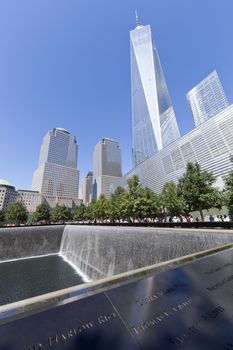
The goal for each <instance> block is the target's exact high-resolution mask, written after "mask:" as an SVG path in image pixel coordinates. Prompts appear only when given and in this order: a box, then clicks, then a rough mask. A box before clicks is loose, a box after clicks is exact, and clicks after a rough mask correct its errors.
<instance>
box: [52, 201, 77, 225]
mask: <svg viewBox="0 0 233 350" xmlns="http://www.w3.org/2000/svg"><path fill="white" fill-rule="evenodd" d="M51 219H52V221H53V222H61V223H63V224H64V222H65V221H68V220H71V219H72V213H71V209H70V208H67V207H66V206H65V205H58V204H57V205H56V207H54V208H53V209H52V210H51Z"/></svg>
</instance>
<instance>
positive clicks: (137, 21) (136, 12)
mask: <svg viewBox="0 0 233 350" xmlns="http://www.w3.org/2000/svg"><path fill="white" fill-rule="evenodd" d="M135 17H136V27H138V26H139V25H140V23H139V18H138V11H137V10H135Z"/></svg>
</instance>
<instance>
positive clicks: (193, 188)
mask: <svg viewBox="0 0 233 350" xmlns="http://www.w3.org/2000/svg"><path fill="white" fill-rule="evenodd" d="M214 182H215V177H214V176H213V174H212V173H211V172H208V171H205V170H201V167H200V165H199V164H198V163H187V166H186V172H185V174H184V175H183V176H182V177H181V178H180V179H179V182H178V195H180V196H182V197H183V199H184V202H185V205H186V206H187V208H188V210H189V211H195V210H198V211H199V212H200V215H201V219H202V221H203V220H204V216H203V210H204V209H210V208H212V207H215V208H221V206H222V197H221V193H220V191H219V190H218V189H216V188H214V187H213V184H214Z"/></svg>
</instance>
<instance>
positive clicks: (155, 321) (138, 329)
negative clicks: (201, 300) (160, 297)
mask: <svg viewBox="0 0 233 350" xmlns="http://www.w3.org/2000/svg"><path fill="white" fill-rule="evenodd" d="M191 304H192V300H191V299H187V300H185V301H183V302H182V303H179V304H175V305H173V306H171V308H169V309H168V310H164V311H163V312H162V313H161V314H158V315H155V316H154V317H153V318H151V319H149V320H147V321H145V322H143V323H142V324H139V325H133V326H131V329H132V330H133V331H134V332H135V333H136V334H137V335H140V334H142V333H143V332H145V331H146V330H148V329H150V328H156V327H158V326H159V325H160V324H161V323H162V322H164V321H165V320H166V319H167V318H168V317H171V316H173V315H174V314H176V313H177V312H179V311H181V310H183V309H185V308H187V307H190V306H191Z"/></svg>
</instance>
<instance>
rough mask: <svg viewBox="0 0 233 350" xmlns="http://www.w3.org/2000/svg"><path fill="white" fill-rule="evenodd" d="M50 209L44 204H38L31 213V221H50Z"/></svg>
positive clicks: (46, 222)
mask: <svg viewBox="0 0 233 350" xmlns="http://www.w3.org/2000/svg"><path fill="white" fill-rule="evenodd" d="M50 216H51V215H50V209H49V207H48V206H47V205H46V204H45V203H42V204H39V205H38V206H37V208H36V211H35V213H34V214H33V222H35V223H40V224H48V223H49V222H50Z"/></svg>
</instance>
